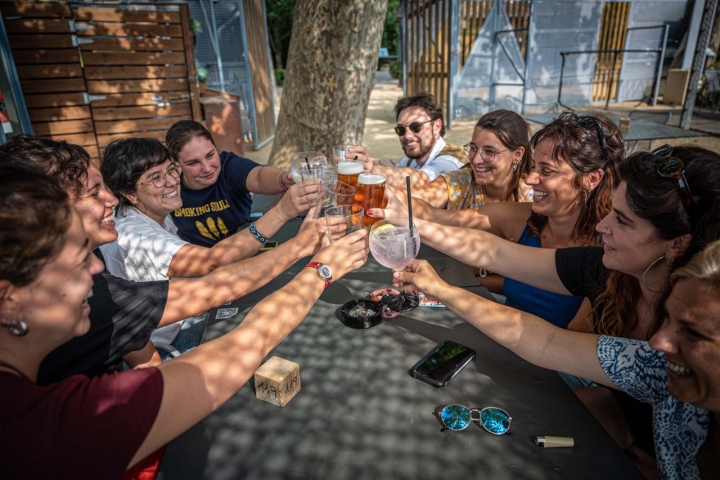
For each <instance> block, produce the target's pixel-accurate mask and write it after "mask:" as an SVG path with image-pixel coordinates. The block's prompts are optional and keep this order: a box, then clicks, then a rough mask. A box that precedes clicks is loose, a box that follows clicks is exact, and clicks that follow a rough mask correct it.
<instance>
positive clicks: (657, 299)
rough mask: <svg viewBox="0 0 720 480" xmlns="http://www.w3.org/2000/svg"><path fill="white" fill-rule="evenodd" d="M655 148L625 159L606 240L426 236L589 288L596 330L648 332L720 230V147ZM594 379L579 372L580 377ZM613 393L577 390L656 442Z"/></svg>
mask: <svg viewBox="0 0 720 480" xmlns="http://www.w3.org/2000/svg"><path fill="white" fill-rule="evenodd" d="M656 153H658V154H657V155H656V154H653V153H636V154H633V155H631V156H630V157H628V158H627V159H626V160H625V161H624V162H623V163H622V164H621V165H620V179H621V183H620V185H619V186H618V188H617V189H616V190H615V192H614V194H613V202H612V212H611V213H610V214H608V215H607V216H606V217H605V218H603V219H602V220H601V221H600V222H599V223H598V225H597V226H596V227H595V228H596V231H597V232H598V233H600V234H601V235H602V241H603V246H602V247H584V248H560V249H531V248H527V247H525V246H522V245H518V244H516V243H513V242H508V241H506V240H503V239H500V238H499V237H497V236H495V235H492V234H490V233H488V232H484V231H481V230H477V229H469V228H461V227H454V226H446V225H440V224H437V223H432V222H428V221H424V220H417V221H416V225H417V226H418V230H419V231H420V235H421V238H422V241H423V243H425V244H427V245H429V246H431V247H433V248H436V249H438V250H440V251H442V252H445V253H447V254H448V255H451V256H453V257H455V258H457V259H459V260H461V261H463V262H466V263H469V264H471V265H476V266H479V267H485V268H490V269H492V270H493V271H496V272H498V273H500V274H502V275H505V276H506V277H508V278H513V279H516V280H521V281H522V282H524V283H526V284H529V285H532V286H534V287H537V288H542V289H544V290H548V291H550V292H554V293H557V294H561V295H569V294H570V295H575V296H579V297H587V298H588V299H589V300H590V302H591V303H592V305H593V311H592V316H591V323H592V331H593V333H595V334H602V335H612V336H618V337H625V338H632V339H638V340H647V339H648V338H649V337H650V336H651V335H652V334H653V333H654V332H656V331H657V328H659V326H660V323H661V320H662V319H663V318H664V316H665V310H664V304H663V301H664V300H665V299H666V298H667V296H668V292H669V286H668V278H669V276H670V275H671V274H672V272H674V271H675V270H677V269H678V268H680V267H682V266H684V265H686V264H687V263H688V261H689V260H690V259H691V258H692V257H693V256H694V255H695V254H697V253H698V252H700V251H701V250H702V248H703V247H705V246H706V245H708V244H709V243H711V242H713V241H715V240H718V239H720V156H719V155H717V154H715V153H713V152H710V151H708V150H705V149H703V148H700V147H693V146H681V147H676V148H674V149H671V148H669V147H663V148H661V149H658V150H656ZM685 199H689V201H688V200H685ZM425 293H428V292H425ZM468 295H469V294H468ZM468 298H471V297H468ZM440 300H441V301H442V298H440ZM473 301H476V300H475V299H474V298H473ZM481 311H482V309H481V308H480V307H479V306H478V307H477V312H481ZM478 315H480V313H478ZM482 315H486V313H485V312H483V313H482ZM466 318H467V317H466ZM543 328H545V327H543ZM548 331H552V332H555V330H548ZM568 338H570V337H568ZM572 338H580V337H572ZM552 351H553V350H552V349H551V348H548V349H547V351H546V352H547V353H551V352H552ZM618 367H619V366H618ZM556 369H557V370H559V371H561V372H569V373H574V372H571V371H569V370H568V369H567V367H561V366H558V367H557V368H556ZM585 378H589V379H590V380H594V379H593V378H592V377H587V376H586V377H585ZM589 383H590V382H588V381H582V380H578V381H577V382H575V386H578V387H580V386H583V385H587V384H589ZM604 392H606V391H604V390H600V389H595V388H592V389H581V390H576V393H578V394H579V395H580V396H581V399H583V400H584V401H585V403H586V405H587V406H588V407H590V408H591V410H592V411H593V413H595V415H596V417H597V418H598V419H599V420H600V421H601V423H603V425H604V426H605V427H606V429H608V431H609V432H610V434H611V435H612V436H613V438H614V439H615V440H616V441H617V442H618V444H620V445H621V447H623V448H626V449H628V448H630V447H631V446H633V444H638V445H640V446H641V448H643V449H644V450H646V451H648V450H650V451H651V450H652V444H650V445H649V446H648V445H647V443H648V442H643V438H644V437H643V436H644V434H645V432H647V431H648V429H649V428H650V425H649V424H648V423H646V422H644V420H646V418H647V417H646V416H645V414H643V413H642V411H638V409H637V407H636V405H635V404H634V403H633V402H628V401H626V398H625V397H624V396H622V395H619V396H618V395H612V396H609V397H608V396H604V397H603V395H605V393H604ZM608 393H609V392H608ZM615 397H617V398H618V402H619V405H618V403H617V402H616V401H615V400H614V398H615ZM621 412H624V416H625V418H622V414H621ZM628 423H629V425H628ZM629 432H632V434H631V433H629ZM633 451H635V450H634V449H633Z"/></svg>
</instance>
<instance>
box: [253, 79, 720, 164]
mask: <svg viewBox="0 0 720 480" xmlns="http://www.w3.org/2000/svg"><path fill="white" fill-rule="evenodd" d="M401 96H402V88H400V87H399V86H398V85H397V82H395V81H378V83H377V84H376V85H375V88H373V91H372V92H371V94H370V104H369V105H368V113H367V118H366V119H365V135H364V138H363V142H362V144H363V145H365V146H366V147H367V149H368V151H369V152H370V155H371V156H372V157H373V158H375V159H380V160H396V159H400V158H401V157H402V156H403V152H402V149H401V148H400V142H399V141H398V138H397V135H395V132H394V131H393V127H394V126H395V116H394V114H393V106H394V105H395V102H396V101H397V99H398V97H401ZM276 104H279V102H276ZM603 107H604V105H593V106H589V107H584V108H583V109H585V110H595V111H602V108H603ZM634 108H638V107H637V102H625V103H620V104H611V105H610V108H609V112H611V113H616V114H619V115H623V116H624V115H627V114H628V113H629V112H630V110H633V109H634ZM639 108H648V109H650V108H651V107H644V106H641V107H639ZM657 108H658V109H672V107H667V106H659V107H657ZM579 110H580V109H579ZM673 110H675V111H676V113H674V114H673V117H672V120H671V122H670V124H671V125H672V124H674V125H677V124H678V122H679V119H680V109H673ZM530 125H531V127H532V128H533V132H534V131H535V130H537V129H538V128H540V126H539V125H537V124H534V123H531V124H530ZM473 127H474V122H457V121H456V122H455V123H454V125H453V129H452V130H446V132H445V140H446V141H447V142H448V143H453V144H456V145H464V144H465V143H467V142H469V141H470V138H471V136H472V130H473ZM692 129H693V130H700V131H704V132H709V133H711V134H710V135H708V136H707V137H699V138H688V139H671V140H663V139H658V140H656V141H655V144H654V146H658V145H662V144H664V143H669V144H671V145H680V144H684V143H691V144H694V145H700V146H702V147H705V148H708V149H710V150H713V151H715V152H720V113H715V114H711V113H710V112H707V111H696V113H695V114H694V115H693V119H692ZM646 148H647V142H641V144H640V145H639V146H638V150H642V149H646ZM271 150H272V142H271V143H269V144H268V145H266V146H265V147H264V148H262V149H260V150H252V147H251V146H248V145H247V144H246V149H245V156H246V157H248V158H250V159H251V160H254V161H256V162H258V163H260V164H263V165H265V164H267V161H268V157H269V156H270V151H271Z"/></svg>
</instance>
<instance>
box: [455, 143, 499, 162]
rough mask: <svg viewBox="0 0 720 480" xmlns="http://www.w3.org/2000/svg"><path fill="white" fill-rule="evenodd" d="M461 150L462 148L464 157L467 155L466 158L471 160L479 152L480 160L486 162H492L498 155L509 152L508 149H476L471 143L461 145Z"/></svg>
mask: <svg viewBox="0 0 720 480" xmlns="http://www.w3.org/2000/svg"><path fill="white" fill-rule="evenodd" d="M462 148H463V152H465V155H467V156H468V158H470V159H472V158H474V157H475V155H477V154H478V152H480V158H482V159H483V160H485V161H486V162H494V161H495V156H496V155H497V154H498V153H503V152H507V151H509V150H510V149H509V148H506V149H505V150H492V149H490V148H482V149H481V148H478V147H476V146H475V145H473V144H472V143H468V144H467V145H463V147H462Z"/></svg>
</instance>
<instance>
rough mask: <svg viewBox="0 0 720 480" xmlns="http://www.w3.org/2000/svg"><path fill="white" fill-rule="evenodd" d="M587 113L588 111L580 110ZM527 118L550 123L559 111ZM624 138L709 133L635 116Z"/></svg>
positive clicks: (614, 118)
mask: <svg viewBox="0 0 720 480" xmlns="http://www.w3.org/2000/svg"><path fill="white" fill-rule="evenodd" d="M578 113H586V112H578ZM600 113H602V115H605V116H606V117H608V118H609V119H610V120H611V121H612V122H614V123H615V124H616V125H620V116H619V115H613V114H607V113H604V112H600ZM524 117H525V119H527V120H529V121H531V122H535V123H540V124H542V125H545V124H548V123H550V122H552V121H553V120H555V119H556V118H557V117H558V114H557V113H537V114H528V115H525V116H524ZM622 134H623V138H624V139H625V140H627V141H629V142H639V141H643V140H656V139H660V138H686V137H703V136H705V135H707V134H706V133H703V132H696V131H694V130H685V129H684V128H680V127H674V126H672V125H665V124H662V123H657V122H651V121H649V120H642V119H639V118H633V119H632V120H631V121H630V128H628V130H627V131H623V132H622Z"/></svg>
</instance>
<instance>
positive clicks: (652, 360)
mask: <svg viewBox="0 0 720 480" xmlns="http://www.w3.org/2000/svg"><path fill="white" fill-rule="evenodd" d="M597 352H598V360H599V361H600V366H601V367H602V369H603V370H604V371H605V374H606V375H607V376H608V378H610V380H612V381H613V383H615V385H617V386H618V387H620V388H621V389H622V390H624V391H626V392H627V393H628V394H630V395H632V396H633V397H635V398H636V399H638V400H640V401H641V402H644V403H649V404H650V405H652V407H653V434H654V437H655V453H656V455H657V464H658V469H659V471H660V475H661V477H662V478H665V479H677V478H682V479H684V480H691V479H700V471H699V470H698V466H697V462H696V460H695V456H696V455H697V453H698V450H700V446H701V445H702V444H703V442H704V441H705V438H706V437H707V433H708V428H709V427H710V422H711V421H712V418H711V415H710V412H708V411H707V410H703V409H702V408H698V407H695V406H693V405H691V404H689V403H682V402H679V401H678V400H676V399H675V398H674V397H672V396H671V395H670V394H669V393H668V389H667V384H668V374H667V362H666V361H665V355H664V354H663V353H662V352H658V351H656V350H653V349H652V348H650V345H648V342H644V341H641V340H631V339H628V338H616V337H607V336H605V335H603V336H601V337H600V339H599V340H598V350H597Z"/></svg>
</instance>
